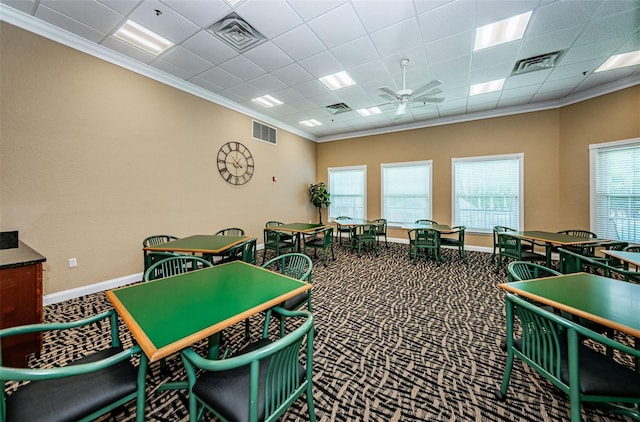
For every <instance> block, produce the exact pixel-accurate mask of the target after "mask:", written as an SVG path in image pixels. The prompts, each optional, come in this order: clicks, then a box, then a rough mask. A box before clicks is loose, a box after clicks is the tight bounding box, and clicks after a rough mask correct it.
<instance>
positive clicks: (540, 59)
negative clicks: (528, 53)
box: [511, 50, 564, 75]
mask: <svg viewBox="0 0 640 422" xmlns="http://www.w3.org/2000/svg"><path fill="white" fill-rule="evenodd" d="M562 53H564V51H563V50H560V51H554V52H553V53H546V54H541V55H539V56H535V57H529V58H526V59H522V60H518V61H517V62H516V65H515V66H514V67H513V71H512V72H511V74H512V75H521V74H523V73H529V72H535V71H537V70H544V69H551V68H553V67H556V65H557V64H558V62H559V61H560V57H561V56H562Z"/></svg>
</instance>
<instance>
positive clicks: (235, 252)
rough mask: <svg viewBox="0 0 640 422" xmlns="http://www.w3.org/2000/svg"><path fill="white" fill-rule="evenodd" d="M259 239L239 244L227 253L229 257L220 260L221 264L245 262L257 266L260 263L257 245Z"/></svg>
mask: <svg viewBox="0 0 640 422" xmlns="http://www.w3.org/2000/svg"><path fill="white" fill-rule="evenodd" d="M257 241H258V239H256V238H255V237H254V238H251V239H249V240H247V241H245V242H242V243H239V244H237V245H235V246H233V247H231V248H229V250H228V251H227V255H226V256H225V257H224V258H222V259H221V260H220V262H219V263H220V264H222V263H225V262H230V261H244V262H248V263H249V264H253V265H255V264H256V263H257V261H258V259H257V252H256V244H257Z"/></svg>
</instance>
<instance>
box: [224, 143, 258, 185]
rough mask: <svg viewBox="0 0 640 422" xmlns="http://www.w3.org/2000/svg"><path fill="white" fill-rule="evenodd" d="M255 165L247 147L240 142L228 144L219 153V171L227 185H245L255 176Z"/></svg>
mask: <svg viewBox="0 0 640 422" xmlns="http://www.w3.org/2000/svg"><path fill="white" fill-rule="evenodd" d="M254 167H255V163H254V161H253V156H252V155H251V152H250V151H249V149H248V148H247V147H245V146H244V145H242V144H241V143H240V142H235V141H231V142H227V143H226V144H224V145H222V146H221V147H220V150H219V151H218V171H219V172H220V176H222V178H223V179H224V180H226V181H227V183H231V184H232V185H244V184H245V183H247V182H248V181H249V180H251V177H252V176H253V171H254Z"/></svg>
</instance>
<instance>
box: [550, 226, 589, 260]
mask: <svg viewBox="0 0 640 422" xmlns="http://www.w3.org/2000/svg"><path fill="white" fill-rule="evenodd" d="M558 233H561V234H567V235H569V236H577V237H582V238H585V239H597V238H598V236H597V235H596V234H595V233H593V232H590V231H589V230H576V229H571V230H561V231H559V232H558ZM563 248H564V249H567V250H570V251H573V252H575V253H579V254H580V255H585V256H595V246H580V245H575V246H571V245H565V246H563ZM552 251H553V252H557V251H558V249H557V248H552Z"/></svg>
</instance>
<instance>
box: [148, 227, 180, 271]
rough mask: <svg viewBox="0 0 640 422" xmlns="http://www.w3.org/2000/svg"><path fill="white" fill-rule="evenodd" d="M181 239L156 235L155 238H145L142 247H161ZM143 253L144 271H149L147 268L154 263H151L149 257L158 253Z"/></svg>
mask: <svg viewBox="0 0 640 422" xmlns="http://www.w3.org/2000/svg"><path fill="white" fill-rule="evenodd" d="M178 239H179V238H178V237H176V236H171V235H169V234H156V235H153V236H149V237H147V238H145V239H144V240H143V241H142V247H143V248H146V247H149V246H156V245H160V244H162V243H167V242H170V241H172V240H178ZM142 252H143V255H144V256H143V258H144V261H143V262H144V271H147V268H149V266H150V265H151V264H153V262H152V261H151V258H149V255H150V254H151V253H156V252H151V251H144V250H143V251H142Z"/></svg>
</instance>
